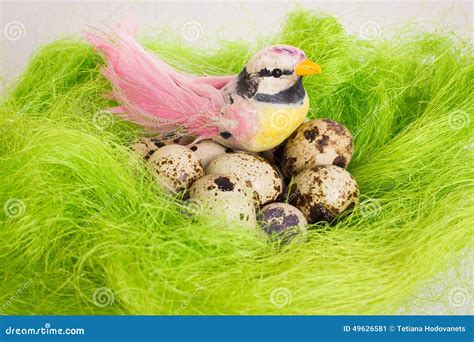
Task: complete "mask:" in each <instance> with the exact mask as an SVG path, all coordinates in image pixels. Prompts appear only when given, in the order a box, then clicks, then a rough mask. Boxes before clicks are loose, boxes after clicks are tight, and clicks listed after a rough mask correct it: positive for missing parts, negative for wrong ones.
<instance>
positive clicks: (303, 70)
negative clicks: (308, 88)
mask: <svg viewBox="0 0 474 342" xmlns="http://www.w3.org/2000/svg"><path fill="white" fill-rule="evenodd" d="M295 72H296V75H298V76H306V75H314V74H320V73H321V67H320V66H319V64H316V63H314V62H311V61H310V60H309V59H305V60H304V61H301V62H299V63H298V65H297V66H296V68H295Z"/></svg>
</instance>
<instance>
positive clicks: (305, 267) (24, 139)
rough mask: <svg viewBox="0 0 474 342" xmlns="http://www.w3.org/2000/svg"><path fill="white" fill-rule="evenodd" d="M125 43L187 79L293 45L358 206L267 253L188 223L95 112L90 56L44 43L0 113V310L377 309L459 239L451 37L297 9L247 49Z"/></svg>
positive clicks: (469, 185)
mask: <svg viewBox="0 0 474 342" xmlns="http://www.w3.org/2000/svg"><path fill="white" fill-rule="evenodd" d="M142 41H143V42H144V43H145V45H146V46H147V47H148V48H149V49H150V50H153V51H155V52H156V53H158V54H160V55H161V56H162V57H163V58H165V59H167V60H168V61H170V62H172V63H173V64H174V65H176V66H179V67H180V68H182V69H183V70H186V71H188V72H192V73H197V74H206V73H207V74H228V73H235V72H238V71H239V70H240V68H241V67H242V65H243V64H244V63H245V61H246V60H247V59H248V57H249V56H250V55H251V54H252V53H253V52H255V50H256V49H257V48H258V47H260V46H262V45H266V44H269V43H273V42H280V43H285V44H291V45H295V46H298V47H301V48H302V49H304V50H305V51H306V53H307V55H308V56H309V58H311V59H312V60H315V61H317V62H318V63H320V64H321V65H322V68H323V74H322V75H321V76H317V77H307V78H306V79H305V88H306V90H307V92H308V93H309V96H310V99H311V111H310V116H311V117H328V118H333V119H335V120H338V121H340V122H342V123H343V124H345V125H347V127H348V128H349V129H350V130H351V132H352V133H353V135H354V136H355V155H354V159H353V161H352V163H351V164H350V166H349V171H350V172H351V173H352V174H353V175H354V176H355V178H356V179H357V182H358V183H359V186H360V190H361V196H362V198H361V199H362V203H361V205H360V206H358V207H357V208H356V209H355V210H354V212H353V213H352V214H351V215H350V216H348V217H347V218H346V219H345V220H343V221H341V222H339V223H338V224H337V225H336V226H334V227H331V228H330V227H327V226H322V225H321V226H318V227H315V229H313V230H311V231H310V232H309V235H308V240H307V241H306V242H305V243H299V244H298V243H295V244H291V245H289V246H287V247H285V248H283V249H282V248H281V247H278V246H275V245H272V244H270V243H268V242H266V241H264V240H263V239H262V238H261V236H260V235H258V234H254V233H252V232H249V231H245V230H236V229H226V228H225V227H223V224H222V223H221V222H214V221H212V220H210V219H206V218H197V219H195V220H190V219H189V218H188V217H186V216H185V215H183V214H182V209H183V208H182V204H181V203H180V202H179V200H177V199H173V198H171V197H169V196H166V195H164V194H161V193H160V190H159V188H158V187H157V185H156V184H154V182H153V180H152V178H151V176H150V174H149V172H148V171H147V169H146V166H145V164H144V163H143V162H142V161H141V160H139V159H138V157H136V156H134V155H133V154H132V153H131V152H130V151H129V149H128V148H127V145H128V144H129V143H130V141H132V140H133V139H134V138H135V137H136V136H138V135H139V134H140V132H139V131H138V130H137V128H136V127H134V126H133V125H131V124H128V123H125V122H121V121H120V120H118V119H113V120H111V119H110V118H109V117H108V116H105V115H102V114H101V113H100V110H101V109H104V108H106V107H107V106H108V105H110V104H109V103H108V102H107V101H106V100H104V99H103V98H102V95H103V94H104V93H105V92H106V90H107V89H108V84H107V82H106V81H105V80H104V79H103V77H101V76H100V74H99V68H100V65H101V63H102V59H101V57H100V56H98V55H96V54H94V53H93V51H92V50H91V49H90V48H89V47H88V46H87V45H86V44H85V43H83V42H81V41H80V40H78V39H76V40H74V39H65V40H60V41H56V42H54V43H52V44H49V45H46V46H44V47H43V48H42V49H40V50H39V51H38V52H37V53H36V54H35V55H34V56H33V58H32V60H31V63H30V64H29V66H28V68H27V69H26V70H25V72H24V73H23V74H22V75H21V76H20V78H19V80H18V82H17V83H16V84H15V85H14V86H12V87H11V88H10V89H8V91H7V94H6V96H5V98H4V100H3V103H2V104H1V106H0V129H1V133H0V175H1V185H0V204H2V205H3V204H5V205H4V208H3V209H4V210H2V211H0V265H1V266H0V313H5V314H33V313H34V314H78V313H79V314H389V313H396V312H397V310H398V308H399V307H400V306H401V305H403V304H404V303H405V301H407V299H409V298H410V296H411V295H412V294H414V293H416V291H418V290H419V289H420V288H421V287H422V286H423V285H424V284H425V282H426V281H428V280H429V279H430V278H431V277H432V276H434V275H435V274H436V273H437V272H440V271H443V270H445V269H446V268H447V267H449V266H450V265H452V264H453V263H455V262H456V261H457V260H458V259H459V255H460V252H461V251H462V250H465V249H466V248H467V249H470V248H472V247H473V221H472V218H473V214H474V213H473V208H474V197H473V195H472V194H473V170H474V167H473V161H474V151H473V135H472V132H473V120H472V113H473V111H474V96H473V89H474V82H473V79H474V64H473V61H474V59H473V54H472V46H471V45H469V43H468V42H467V41H463V40H462V39H459V38H457V37H455V36H454V35H451V34H449V33H441V32H435V33H431V34H427V33H419V32H417V31H416V30H412V31H410V30H408V31H404V32H403V33H401V34H398V35H393V37H391V38H387V39H384V38H383V37H380V38H377V39H374V40H370V41H363V40H359V39H357V38H356V37H355V36H351V35H349V34H347V33H346V32H345V31H344V30H343V28H342V26H341V24H340V23H338V21H337V20H336V19H335V18H332V17H328V16H326V15H324V14H318V13H308V12H302V11H297V12H293V13H291V14H290V15H289V16H288V19H287V21H286V23H285V24H284V26H283V28H282V31H281V34H278V35H277V36H275V37H270V38H268V37H267V38H264V39H262V40H261V41H259V42H258V43H257V44H255V46H251V47H249V46H247V45H245V44H243V43H239V42H235V43H234V42H224V43H222V45H221V48H218V49H216V50H215V51H212V52H205V51H199V50H198V49H194V48H189V47H187V46H186V45H185V44H183V43H182V42H180V41H179V40H176V39H174V38H169V37H165V35H156V36H155V37H153V38H150V37H148V38H146V39H143V40H142ZM101 288H107V289H108V290H104V291H106V294H105V295H102V296H106V297H107V298H105V299H104V298H100V296H101V295H99V293H100V291H103V289H101ZM94 293H95V294H96V297H94ZM112 297H113V302H112ZM290 297H291V300H290ZM100 300H102V302H100V303H99V304H100V305H96V303H97V301H100ZM104 300H105V303H104Z"/></svg>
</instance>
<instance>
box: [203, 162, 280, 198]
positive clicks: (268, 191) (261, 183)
mask: <svg viewBox="0 0 474 342" xmlns="http://www.w3.org/2000/svg"><path fill="white" fill-rule="evenodd" d="M206 173H207V174H211V175H215V174H222V175H229V176H234V177H236V178H237V179H238V180H239V181H241V182H242V183H244V184H245V185H247V186H248V187H249V188H251V189H252V190H253V191H254V192H255V194H256V197H257V202H258V205H260V206H263V205H265V204H267V203H270V202H274V201H276V200H277V198H278V197H279V196H280V195H281V193H282V191H283V183H282V180H281V178H280V176H279V175H278V172H277V171H276V170H275V169H274V168H273V166H272V165H271V164H270V163H268V162H267V161H266V160H265V159H263V158H261V157H257V156H252V155H250V154H246V153H228V154H224V155H222V156H220V157H218V158H216V159H214V160H213V161H211V162H210V163H209V165H208V166H207V168H206Z"/></svg>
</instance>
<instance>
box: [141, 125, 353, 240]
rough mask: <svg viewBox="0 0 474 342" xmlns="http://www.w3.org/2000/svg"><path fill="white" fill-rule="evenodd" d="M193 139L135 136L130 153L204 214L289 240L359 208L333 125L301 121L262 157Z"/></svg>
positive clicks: (349, 146)
mask: <svg viewBox="0 0 474 342" xmlns="http://www.w3.org/2000/svg"><path fill="white" fill-rule="evenodd" d="M192 140H193V139H192V137H186V136H185V137H181V138H178V139H174V140H173V139H157V138H140V139H138V140H137V141H135V143H134V144H133V146H132V148H133V150H134V151H136V152H137V153H139V154H140V155H141V156H142V157H143V158H144V159H145V160H147V161H148V163H149V165H150V167H151V169H152V171H153V173H154V175H155V177H156V179H157V181H158V183H159V184H160V185H161V186H162V187H163V188H164V189H165V190H167V191H169V192H170V193H185V194H186V196H187V197H188V202H189V203H190V205H191V204H192V205H194V207H198V208H200V210H201V212H202V213H205V214H206V215H209V216H212V217H214V218H217V219H223V220H225V222H227V223H232V224H234V225H239V226H245V227H256V226H257V225H259V226H260V227H261V228H262V229H263V231H265V232H266V233H267V234H268V235H269V236H270V237H272V238H274V237H278V238H283V239H285V240H288V239H292V238H294V237H296V236H302V235H303V236H304V233H305V232H306V225H307V224H308V223H316V222H321V221H326V222H333V221H335V219H336V218H338V217H340V216H341V215H342V214H343V213H344V212H346V211H347V210H350V209H351V208H352V207H354V205H355V204H356V203H357V200H358V197H359V189H358V186H357V183H356V181H355V179H354V178H353V177H352V176H351V174H350V173H349V172H347V171H346V170H345V167H346V166H347V165H348V163H349V162H350V160H351V157H352V150H353V142H352V136H351V134H350V132H349V130H348V129H347V128H346V127H344V126H343V125H341V124H339V123H337V122H335V121H333V120H329V119H315V120H311V121H307V122H305V123H303V124H302V125H301V126H300V127H299V128H298V129H297V130H296V131H295V132H294V133H293V134H292V135H291V136H290V137H289V138H288V139H287V141H286V142H284V143H283V144H282V145H281V146H279V147H277V148H275V149H273V150H271V151H265V152H262V153H251V152H244V151H235V150H233V149H229V148H227V147H224V146H222V145H220V144H218V143H216V142H214V141H211V140H203V141H200V142H197V143H192ZM284 194H286V196H285V195H284Z"/></svg>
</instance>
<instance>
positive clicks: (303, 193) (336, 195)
mask: <svg viewBox="0 0 474 342" xmlns="http://www.w3.org/2000/svg"><path fill="white" fill-rule="evenodd" d="M358 198H359V188H358V186H357V183H356V181H355V179H354V177H352V175H351V174H350V173H349V172H347V171H346V170H344V169H343V168H340V167H338V166H334V165H326V166H317V167H315V168H313V169H309V170H305V171H303V172H301V173H300V174H299V175H298V176H296V177H295V179H294V182H293V184H292V188H291V192H290V195H289V197H288V200H289V202H290V203H291V204H293V205H294V206H295V207H297V208H298V209H300V210H301V212H302V213H303V214H304V216H305V217H306V219H307V220H308V222H309V223H315V222H319V221H327V222H332V221H334V219H335V218H336V217H337V216H339V215H341V214H342V213H343V212H344V211H346V210H349V209H352V208H353V207H354V206H355V205H356V203H357V201H358Z"/></svg>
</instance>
